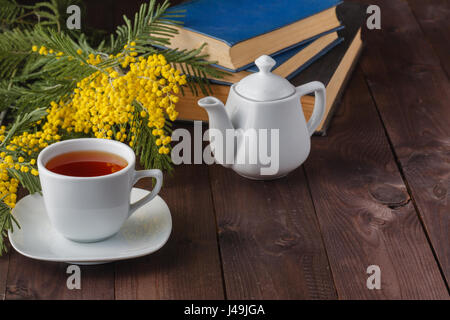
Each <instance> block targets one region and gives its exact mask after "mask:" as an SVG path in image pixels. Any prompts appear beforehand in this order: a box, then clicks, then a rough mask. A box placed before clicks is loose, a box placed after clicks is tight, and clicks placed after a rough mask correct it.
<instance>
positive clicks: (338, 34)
mask: <svg viewBox="0 0 450 320" xmlns="http://www.w3.org/2000/svg"><path fill="white" fill-rule="evenodd" d="M174 8H175V9H176V10H178V9H183V10H186V11H185V16H184V18H183V23H184V24H183V27H177V28H178V32H179V33H178V35H176V36H175V37H174V38H173V39H172V40H171V45H170V47H171V48H178V49H196V48H198V47H200V46H201V45H202V44H203V43H206V44H207V45H206V46H205V49H204V53H206V54H208V55H209V59H210V60H213V61H217V64H216V65H215V67H217V68H220V69H223V70H226V71H228V72H229V74H228V75H226V76H224V77H223V78H220V79H217V78H214V79H210V81H211V83H212V86H211V89H212V91H213V94H214V96H215V97H217V98H219V99H221V100H222V101H223V102H225V101H226V100H227V97H228V92H229V89H230V86H231V85H232V84H233V83H236V82H238V81H239V80H241V79H242V78H244V77H245V76H247V75H248V74H250V73H252V72H257V71H258V70H257V68H256V66H255V65H254V60H255V59H256V58H258V57H259V56H261V55H263V54H268V55H270V56H272V57H273V58H274V59H275V61H276V65H275V67H274V68H273V70H272V72H273V73H275V74H277V75H279V76H282V77H285V78H286V79H289V80H291V81H292V83H294V84H295V85H301V84H304V83H307V82H310V81H315V80H317V81H321V82H322V83H324V85H325V86H326V88H327V105H326V114H325V118H324V120H323V122H322V124H321V125H320V126H319V128H318V130H317V134H322V135H323V134H325V132H326V129H327V127H328V125H329V123H330V119H331V116H332V114H333V111H334V109H335V106H336V105H337V102H338V101H339V98H340V96H341V94H342V91H343V88H344V86H345V84H346V82H347V80H348V78H349V75H350V74H351V72H352V70H353V68H354V66H355V62H356V60H357V59H358V57H359V54H360V52H361V48H362V41H361V26H362V23H363V20H364V19H365V8H364V7H362V6H361V5H359V4H355V3H347V2H344V3H341V1H339V0H280V1H273V0H223V1H217V0H193V1H190V2H187V3H183V4H181V5H178V6H176V7H174ZM199 98H200V97H198V96H194V95H193V94H192V93H191V92H190V91H189V90H185V91H184V96H183V97H182V98H181V99H180V102H179V103H178V104H177V110H178V111H179V113H180V114H179V119H181V120H203V121H207V120H208V117H207V114H206V112H205V111H204V110H203V109H202V108H200V107H198V106H197V100H198V99H199ZM302 106H303V112H304V114H305V117H306V118H307V119H308V118H309V117H310V115H311V113H312V109H313V107H314V96H305V97H303V98H302Z"/></svg>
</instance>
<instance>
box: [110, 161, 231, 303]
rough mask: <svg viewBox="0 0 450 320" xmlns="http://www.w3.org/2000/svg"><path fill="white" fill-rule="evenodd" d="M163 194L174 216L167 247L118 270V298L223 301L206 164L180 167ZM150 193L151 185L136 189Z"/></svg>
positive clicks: (118, 265) (121, 266)
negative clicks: (148, 190)
mask: <svg viewBox="0 0 450 320" xmlns="http://www.w3.org/2000/svg"><path fill="white" fill-rule="evenodd" d="M164 178H165V181H164V186H163V188H162V191H161V193H160V195H161V197H162V198H163V199H164V200H165V201H166V203H167V205H168V206H169V208H170V211H171V214H172V223H173V229H172V234H171V236H170V239H169V241H168V242H167V244H166V245H165V246H164V247H163V248H162V249H161V250H160V251H158V252H156V253H155V254H151V255H149V256H147V257H144V258H141V259H137V260H130V261H123V262H119V263H117V266H116V298H117V299H223V298H224V288H223V286H222V283H223V280H222V274H221V266H220V258H219V251H218V244H217V237H216V223H215V218H214V208H213V203H212V197H211V191H210V188H209V178H208V169H207V167H206V165H181V166H177V167H176V170H175V172H174V175H173V177H170V178H168V176H167V175H165V177H164ZM138 186H141V187H143V188H149V189H151V186H150V182H149V181H143V183H142V184H140V185H138Z"/></svg>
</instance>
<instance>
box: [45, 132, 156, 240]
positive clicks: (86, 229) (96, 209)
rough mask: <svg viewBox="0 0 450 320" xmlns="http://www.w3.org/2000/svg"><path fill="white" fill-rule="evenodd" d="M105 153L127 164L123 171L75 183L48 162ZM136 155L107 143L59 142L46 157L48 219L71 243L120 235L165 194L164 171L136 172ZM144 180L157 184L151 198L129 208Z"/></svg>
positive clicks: (112, 142)
mask: <svg viewBox="0 0 450 320" xmlns="http://www.w3.org/2000/svg"><path fill="white" fill-rule="evenodd" d="M75 151H102V152H109V153H113V154H116V155H118V156H120V157H122V158H123V159H125V160H126V161H127V162H128V165H127V166H126V167H125V168H123V169H122V170H120V171H117V172H114V173H111V174H108V175H103V176H95V177H73V176H66V175H61V174H57V173H54V172H52V171H50V170H48V169H47V168H46V167H45V165H46V164H47V162H48V161H49V160H50V159H52V158H54V157H56V156H58V155H61V154H64V153H68V152H75ZM135 162H136V156H135V154H134V152H133V150H132V149H131V148H130V147H129V146H127V145H126V144H123V143H121V142H117V141H113V140H106V139H95V138H92V139H91V138H86V139H73V140H66V141H61V142H57V143H55V144H52V145H50V146H48V147H46V148H45V149H43V150H42V151H41V153H40V154H39V156H38V159H37V164H38V169H39V178H40V181H41V186H42V192H43V195H44V203H45V207H46V210H47V214H48V217H49V219H50V221H51V223H52V225H53V226H54V228H55V229H56V230H57V231H59V232H60V233H61V234H62V235H63V236H64V237H66V238H67V239H70V240H73V241H78V242H95V241H100V240H103V239H106V238H108V237H111V236H112V235H114V234H116V233H117V232H118V231H119V230H120V228H121V227H122V225H123V224H124V222H125V221H126V220H127V219H128V217H129V216H130V215H131V214H132V213H133V212H135V211H136V210H137V209H138V208H140V207H141V206H143V205H145V204H146V203H148V202H149V201H150V200H152V199H153V198H154V197H155V196H156V195H157V194H158V192H159V191H160V189H161V185H162V181H163V176H162V172H161V170H158V169H153V170H142V171H136V170H135V168H134V167H135ZM144 177H152V178H156V185H155V187H154V188H153V190H152V192H151V193H150V194H149V195H147V196H145V197H144V198H142V199H141V200H139V201H137V202H135V203H133V204H130V194H131V189H132V187H133V185H134V184H135V183H136V182H137V181H138V180H140V179H142V178H144Z"/></svg>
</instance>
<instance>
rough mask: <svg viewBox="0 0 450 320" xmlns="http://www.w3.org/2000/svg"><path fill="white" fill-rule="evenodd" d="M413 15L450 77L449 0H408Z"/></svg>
mask: <svg viewBox="0 0 450 320" xmlns="http://www.w3.org/2000/svg"><path fill="white" fill-rule="evenodd" d="M408 3H409V6H410V7H411V9H412V12H413V14H414V17H415V18H416V19H417V21H418V22H419V24H420V27H421V29H422V31H423V33H424V34H425V36H426V39H427V41H428V42H429V43H430V44H431V46H432V47H433V49H434V51H435V53H436V55H437V56H438V57H439V60H440V61H441V65H442V68H443V69H444V71H445V72H446V73H447V76H448V77H450V31H449V30H450V19H449V17H450V1H448V0H427V1H423V0H408Z"/></svg>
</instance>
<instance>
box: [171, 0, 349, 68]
mask: <svg viewBox="0 0 450 320" xmlns="http://www.w3.org/2000/svg"><path fill="white" fill-rule="evenodd" d="M340 2H341V1H340V0H277V1H274V0H270V1H269V0H226V1H217V0H193V1H190V2H187V3H183V4H180V5H178V6H174V7H172V10H173V11H179V10H185V12H184V13H183V14H184V17H183V18H180V19H181V21H182V22H183V27H176V28H177V29H178V31H179V33H178V34H177V35H175V36H174V37H173V38H172V39H171V45H170V48H179V49H188V50H190V49H196V48H198V47H199V46H200V45H201V44H203V43H207V46H206V47H205V50H204V52H205V53H207V54H209V59H210V60H213V61H217V64H218V65H219V66H221V67H223V68H225V69H227V70H230V71H234V72H237V71H241V70H244V69H246V68H248V67H249V66H250V65H251V64H253V62H254V60H255V59H256V58H258V57H259V56H260V55H262V54H269V55H274V54H279V53H281V52H283V51H286V50H289V49H292V48H293V47H295V46H298V45H301V44H304V43H305V41H308V40H311V39H314V38H317V37H320V36H322V35H324V34H327V33H329V32H332V31H335V30H337V29H338V28H339V27H340V23H339V19H338V18H337V16H336V6H337V5H338V4H339V3H340Z"/></svg>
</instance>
